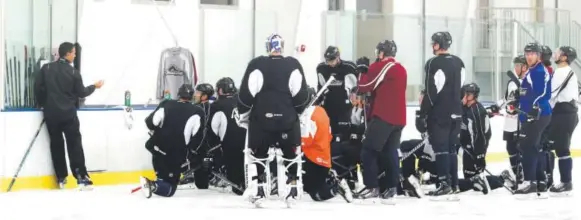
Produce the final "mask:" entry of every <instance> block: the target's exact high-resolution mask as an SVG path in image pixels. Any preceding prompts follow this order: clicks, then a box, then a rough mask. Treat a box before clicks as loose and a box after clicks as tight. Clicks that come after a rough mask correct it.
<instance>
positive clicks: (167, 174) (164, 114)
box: [140, 84, 207, 198]
mask: <svg viewBox="0 0 581 220" xmlns="http://www.w3.org/2000/svg"><path fill="white" fill-rule="evenodd" d="M193 93H194V89H193V88H192V86H191V85H189V84H184V85H182V86H181V87H180V88H179V94H178V97H179V99H178V100H168V101H165V103H164V105H163V107H161V108H159V109H157V110H156V111H154V112H152V113H151V114H150V115H149V116H148V117H147V118H146V120H145V124H146V125H147V127H148V128H149V129H150V130H152V131H153V132H152V133H153V134H152V140H154V141H153V142H149V143H148V144H146V148H147V150H149V151H150V152H151V154H152V156H153V160H152V161H153V169H154V170H155V173H156V176H157V180H155V181H152V180H149V179H147V178H145V177H141V178H140V182H141V189H142V190H143V192H144V195H145V196H146V197H147V198H150V197H151V195H152V194H156V195H159V196H164V197H171V196H173V195H174V193H175V192H176V188H177V185H178V182H179V179H180V174H181V171H182V164H183V163H185V162H186V157H187V155H188V151H190V150H191V149H195V148H196V147H197V146H198V145H200V142H201V141H202V139H203V132H201V130H202V129H203V127H202V126H203V125H204V120H205V115H204V111H203V110H202V109H201V108H200V107H198V106H195V105H192V103H191V102H190V101H191V99H192V95H193ZM206 178H207V177H206Z"/></svg>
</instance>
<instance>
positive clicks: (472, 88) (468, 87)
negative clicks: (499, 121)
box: [460, 83, 480, 98]
mask: <svg viewBox="0 0 581 220" xmlns="http://www.w3.org/2000/svg"><path fill="white" fill-rule="evenodd" d="M460 91H462V94H461V96H460V97H464V94H472V95H474V98H478V95H480V87H478V85H477V84H476V83H468V84H465V85H464V86H462V89H460Z"/></svg>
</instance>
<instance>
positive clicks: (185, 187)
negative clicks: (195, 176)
mask: <svg viewBox="0 0 581 220" xmlns="http://www.w3.org/2000/svg"><path fill="white" fill-rule="evenodd" d="M188 189H196V184H195V183H186V184H181V185H178V188H177V190H188Z"/></svg>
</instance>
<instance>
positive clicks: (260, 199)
mask: <svg viewBox="0 0 581 220" xmlns="http://www.w3.org/2000/svg"><path fill="white" fill-rule="evenodd" d="M244 154H245V161H244V162H245V171H246V175H245V178H246V183H247V186H248V187H247V188H246V190H245V191H244V193H243V197H244V198H246V199H247V200H248V201H249V202H250V203H252V204H253V205H254V206H255V207H257V208H262V207H263V206H264V204H263V203H264V201H265V200H266V199H268V197H269V196H270V192H271V186H270V184H271V182H272V181H271V179H272V178H271V174H270V172H269V170H270V162H272V161H273V160H274V157H275V154H274V150H273V149H272V148H271V149H270V150H269V151H268V157H267V158H256V157H254V156H253V155H252V152H251V150H250V149H248V148H247V149H245V150H244ZM256 166H262V167H263V168H264V170H265V172H264V173H263V174H262V175H260V176H257V170H256V168H257V167H256ZM266 192H269V193H266Z"/></svg>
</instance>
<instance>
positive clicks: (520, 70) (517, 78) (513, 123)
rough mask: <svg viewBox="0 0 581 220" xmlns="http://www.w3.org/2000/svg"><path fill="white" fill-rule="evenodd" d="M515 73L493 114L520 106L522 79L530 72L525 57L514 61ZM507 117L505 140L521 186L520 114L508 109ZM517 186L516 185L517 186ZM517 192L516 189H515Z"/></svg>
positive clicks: (492, 108) (512, 73)
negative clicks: (501, 109) (518, 132)
mask: <svg viewBox="0 0 581 220" xmlns="http://www.w3.org/2000/svg"><path fill="white" fill-rule="evenodd" d="M513 64H514V72H512V71H509V73H508V74H511V75H514V77H512V78H510V79H509V81H508V84H507V86H506V92H505V93H504V99H502V100H499V101H498V102H497V104H496V105H492V106H491V107H490V109H491V111H492V112H493V113H499V112H500V108H501V107H502V106H505V107H514V106H518V104H517V103H518V98H519V87H520V84H521V81H522V78H523V77H524V76H525V73H526V72H527V70H528V65H527V61H526V59H525V57H524V55H521V56H517V57H515V58H514V59H513ZM511 103H512V104H511ZM506 113H507V114H506V115H505V116H504V133H503V139H504V141H506V151H507V152H508V155H509V161H510V166H511V169H512V172H513V173H514V174H515V175H516V180H517V183H518V184H520V183H522V181H523V172H522V165H521V163H520V162H521V153H520V152H519V150H518V149H517V145H518V138H519V136H518V134H517V130H518V127H519V122H518V113H517V112H516V111H513V110H511V109H507V111H506ZM515 186H516V185H515ZM515 190H516V189H515Z"/></svg>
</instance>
